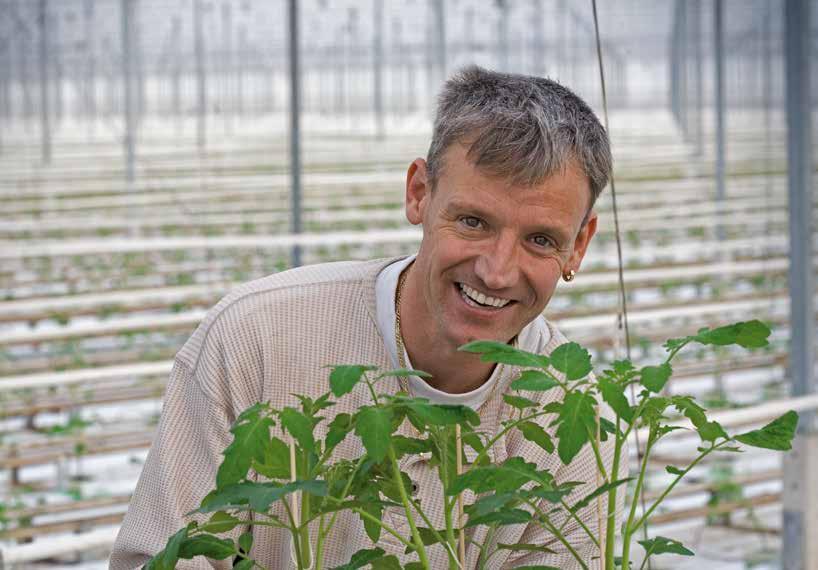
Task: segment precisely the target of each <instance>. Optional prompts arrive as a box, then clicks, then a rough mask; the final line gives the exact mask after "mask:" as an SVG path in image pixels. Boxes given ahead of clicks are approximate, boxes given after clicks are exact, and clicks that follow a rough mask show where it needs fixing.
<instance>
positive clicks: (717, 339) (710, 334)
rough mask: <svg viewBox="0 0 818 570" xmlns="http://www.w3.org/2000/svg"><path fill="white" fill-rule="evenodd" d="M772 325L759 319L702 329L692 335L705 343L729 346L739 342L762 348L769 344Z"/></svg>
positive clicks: (747, 345) (750, 346)
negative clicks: (769, 325)
mask: <svg viewBox="0 0 818 570" xmlns="http://www.w3.org/2000/svg"><path fill="white" fill-rule="evenodd" d="M771 332H772V331H770V327H768V326H767V325H765V324H764V323H762V322H761V321H759V320H752V321H747V322H740V323H735V324H732V325H727V326H723V327H718V328H715V329H712V330H711V329H702V330H700V331H699V332H698V333H697V334H696V335H695V336H693V337H692V340H693V341H694V342H698V343H700V344H705V345H708V344H709V345H716V346H728V345H731V344H737V345H739V346H741V347H744V348H760V347H763V346H767V344H769V342H768V340H767V339H768V337H769V336H770V334H771Z"/></svg>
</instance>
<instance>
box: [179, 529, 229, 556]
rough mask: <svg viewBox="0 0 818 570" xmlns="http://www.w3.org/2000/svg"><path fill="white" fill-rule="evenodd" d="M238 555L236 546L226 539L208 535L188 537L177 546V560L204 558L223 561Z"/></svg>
mask: <svg viewBox="0 0 818 570" xmlns="http://www.w3.org/2000/svg"><path fill="white" fill-rule="evenodd" d="M236 554H238V551H237V550H236V545H235V544H233V541H232V540H230V539H227V538H217V537H215V536H212V535H210V534H200V535H198V536H191V537H188V538H187V539H186V540H185V541H184V542H183V543H182V544H181V545H180V546H179V558H185V559H188V560H189V559H191V558H193V557H194V556H206V557H208V558H212V559H213V560H224V559H225V558H228V557H230V556H235V555H236Z"/></svg>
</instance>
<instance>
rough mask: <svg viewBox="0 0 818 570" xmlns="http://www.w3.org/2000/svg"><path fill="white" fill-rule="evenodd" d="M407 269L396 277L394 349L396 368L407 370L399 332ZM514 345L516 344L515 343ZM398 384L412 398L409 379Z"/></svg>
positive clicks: (495, 386)
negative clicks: (396, 357) (395, 352)
mask: <svg viewBox="0 0 818 570" xmlns="http://www.w3.org/2000/svg"><path fill="white" fill-rule="evenodd" d="M413 263H414V262H413ZM409 267H411V264H409V266H408V267H406V268H405V269H404V270H403V271H401V274H400V277H398V286H397V288H396V290H395V348H396V349H397V353H398V366H399V367H400V368H404V369H405V368H408V366H407V364H406V356H405V353H406V347H405V346H404V344H403V336H402V335H401V332H400V300H401V295H402V294H403V285H404V283H405V281H406V276H407V275H409ZM514 338H515V339H516V338H517V337H514ZM514 344H516V342H515V343H514ZM498 366H499V369H498V371H497V375H498V377H497V379H496V380H495V381H494V385H493V386H492V387H491V391H490V392H489V395H488V396H487V397H486V399H485V400H484V401H483V403H482V404H480V407H479V408H477V415H478V416H479V417H480V419H481V420H482V419H483V418H482V415H483V410H484V409H485V407H486V404H488V403H489V400H491V398H492V397H493V396H494V392H495V390H496V388H497V384H499V383H500V375H501V374H502V372H503V365H502V364H498ZM398 384H399V385H400V389H401V391H402V392H406V393H407V394H409V396H412V392H411V389H410V388H409V379H408V378H407V377H406V376H399V377H398Z"/></svg>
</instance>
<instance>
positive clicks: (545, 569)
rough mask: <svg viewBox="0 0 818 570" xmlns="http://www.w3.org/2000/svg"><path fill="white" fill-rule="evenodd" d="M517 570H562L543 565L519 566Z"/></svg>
mask: <svg viewBox="0 0 818 570" xmlns="http://www.w3.org/2000/svg"><path fill="white" fill-rule="evenodd" d="M517 570H560V569H559V568H557V567H556V566H545V565H543V564H535V565H534V566H518V567H517Z"/></svg>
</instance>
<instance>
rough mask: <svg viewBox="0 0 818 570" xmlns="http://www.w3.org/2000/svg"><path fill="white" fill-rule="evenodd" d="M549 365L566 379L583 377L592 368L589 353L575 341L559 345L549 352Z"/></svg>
mask: <svg viewBox="0 0 818 570" xmlns="http://www.w3.org/2000/svg"><path fill="white" fill-rule="evenodd" d="M550 359H551V366H553V367H554V368H556V369H557V370H559V371H560V372H562V373H563V374H565V377H566V378H567V379H568V380H579V379H580V378H585V377H586V376H587V375H588V374H589V373H590V372H591V370H592V366H591V354H590V353H589V352H588V351H587V350H585V349H584V348H582V347H581V346H580V345H578V344H577V343H575V342H568V343H565V344H561V345H559V346H558V347H557V348H555V349H554V350H553V351H552V352H551V356H550Z"/></svg>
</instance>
